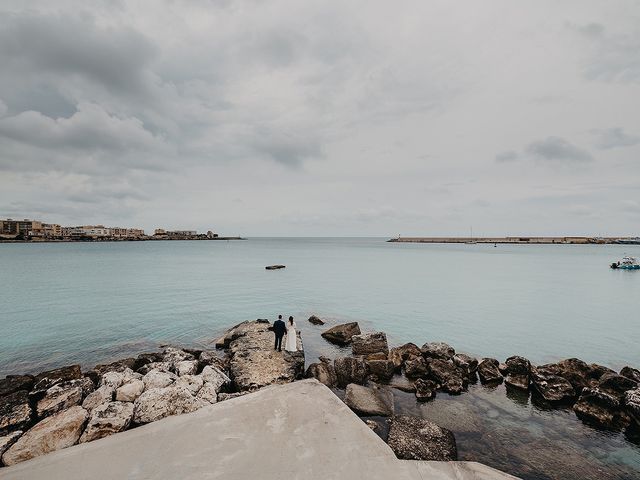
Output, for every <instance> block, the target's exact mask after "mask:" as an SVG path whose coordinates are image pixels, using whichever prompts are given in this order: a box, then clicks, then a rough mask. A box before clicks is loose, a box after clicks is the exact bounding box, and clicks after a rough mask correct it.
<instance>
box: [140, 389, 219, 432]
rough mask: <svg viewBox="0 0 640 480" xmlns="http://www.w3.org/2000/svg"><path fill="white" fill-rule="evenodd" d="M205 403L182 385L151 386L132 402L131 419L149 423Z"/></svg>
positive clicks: (193, 408) (192, 410)
mask: <svg viewBox="0 0 640 480" xmlns="http://www.w3.org/2000/svg"><path fill="white" fill-rule="evenodd" d="M205 405H207V403H206V402H205V401H203V400H200V399H196V398H195V397H194V396H193V395H191V393H190V392H189V390H187V389H186V388H184V387H176V386H170V387H165V388H152V389H151V390H146V391H145V392H144V393H143V394H142V395H140V396H139V397H138V398H137V399H136V401H135V402H134V404H133V421H134V422H135V423H138V424H140V423H149V422H155V421H156V420H160V419H161V418H165V417H168V416H171V415H180V414H182V413H190V412H195V411H196V410H198V409H199V408H202V407H203V406H205Z"/></svg>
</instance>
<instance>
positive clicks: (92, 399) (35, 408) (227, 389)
mask: <svg viewBox="0 0 640 480" xmlns="http://www.w3.org/2000/svg"><path fill="white" fill-rule="evenodd" d="M309 321H310V323H312V324H313V325H316V326H320V325H322V324H323V323H322V320H320V319H319V318H318V317H315V316H313V317H311V318H310V319H309ZM323 328H325V327H323ZM322 337H323V338H324V339H325V340H327V341H328V342H331V343H334V344H337V345H341V346H350V347H351V355H348V356H340V357H337V358H335V359H333V360H332V359H329V358H325V357H321V358H320V361H318V362H315V363H311V364H310V365H309V366H308V367H307V369H306V371H305V355H304V350H303V347H302V339H301V338H300V336H298V348H299V350H298V351H297V352H293V353H292V352H276V351H274V350H273V333H272V332H271V331H270V323H269V321H267V320H257V321H249V322H243V323H241V324H239V325H236V326H235V327H233V328H231V329H230V330H228V331H227V332H226V333H225V335H223V336H222V337H221V338H219V339H218V340H216V341H215V347H216V349H210V350H199V349H198V350H194V349H187V348H182V349H178V348H174V347H166V348H164V349H162V350H161V351H158V352H150V353H141V354H140V355H138V356H137V357H131V358H126V359H122V360H119V361H117V362H113V363H110V364H106V365H97V366H95V367H94V368H93V369H91V370H88V371H85V372H83V371H82V370H81V368H80V366H79V365H72V366H67V367H62V368H59V369H55V370H50V371H47V372H42V373H40V374H38V375H10V376H7V377H6V378H5V379H2V380H0V465H2V466H5V465H6V466H10V465H14V464H16V463H19V462H22V461H25V460H28V459H30V458H34V457H36V456H39V455H43V454H46V453H49V452H52V451H55V450H59V449H62V448H66V447H68V446H71V445H74V444H77V443H84V442H90V441H93V440H97V439H99V438H103V437H105V436H108V435H111V434H114V433H118V432H121V431H124V430H127V429H131V428H135V427H137V426H139V425H143V424H146V423H150V422H154V421H156V420H160V419H162V418H165V417H168V416H171V415H179V414H182V413H189V412H193V411H195V410H198V409H200V408H203V407H206V406H208V405H211V404H215V403H216V402H220V401H224V400H227V399H229V398H233V397H235V396H239V395H244V394H247V393H250V392H252V391H255V390H258V389H260V388H262V387H264V386H267V385H272V384H283V383H289V382H293V381H295V380H299V379H302V378H304V377H307V378H315V379H317V380H318V381H319V382H321V383H323V384H325V385H326V386H328V387H329V388H331V389H333V390H334V392H336V393H337V394H338V395H339V396H340V397H341V398H343V400H344V402H345V403H346V404H347V405H348V406H349V407H350V408H351V409H352V410H353V411H354V412H355V413H356V414H358V415H359V416H360V417H361V418H363V420H365V421H367V424H368V425H370V426H371V428H374V429H376V428H378V424H377V423H376V422H371V421H369V420H368V418H369V417H374V418H381V417H382V418H388V428H389V430H388V438H387V439H386V441H387V443H388V444H389V446H390V447H391V448H392V450H393V451H394V453H395V454H396V456H397V457H398V458H401V459H415V460H455V459H456V458H457V449H456V443H455V438H454V436H453V434H452V433H451V432H450V431H448V430H446V429H444V428H441V427H440V426H438V425H436V424H435V423H432V422H429V421H428V420H426V419H423V418H420V417H412V416H408V415H395V411H396V409H395V407H394V393H393V392H394V390H395V389H399V390H402V391H404V392H411V393H413V394H414V395H415V397H416V400H417V401H418V402H427V401H430V400H433V399H434V398H435V396H436V395H437V392H439V391H442V392H446V393H448V394H452V395H459V394H463V393H464V392H465V391H466V390H467V389H468V386H469V385H470V384H473V383H476V382H478V381H479V382H481V383H482V384H485V385H497V384H500V383H503V382H504V383H505V385H506V387H507V389H514V390H517V391H523V392H524V391H530V392H531V394H532V396H533V397H535V398H536V401H538V402H542V403H544V404H545V405H546V406H548V408H554V407H556V406H557V407H562V408H567V406H571V407H572V408H573V411H574V412H575V414H576V415H577V416H578V418H580V419H581V420H582V421H583V422H585V423H588V424H590V425H593V426H595V427H597V428H604V429H609V430H618V431H620V430H623V429H626V428H631V426H632V425H635V426H636V427H637V426H638V425H640V388H639V386H640V371H638V370H637V369H635V368H632V367H625V368H623V369H622V370H621V371H620V372H615V371H613V370H611V369H609V368H607V367H604V366H601V365H596V364H587V363H585V362H583V361H581V360H578V359H575V358H572V359H567V360H563V361H560V362H556V363H552V364H546V365H538V366H535V365H532V364H531V362H529V361H528V360H527V359H525V358H523V357H520V356H513V357H510V358H508V359H506V360H505V361H504V362H500V361H498V360H497V359H492V358H483V359H479V360H478V359H476V358H473V357H471V356H469V355H466V354H463V353H456V351H455V349H454V348H453V347H451V346H449V345H447V344H445V343H439V342H437V343H425V344H423V345H422V346H421V347H419V346H418V345H416V344H413V343H407V344H404V345H401V346H396V347H392V348H389V345H388V343H387V338H386V335H385V333H384V332H372V333H364V334H363V333H362V332H361V331H360V327H359V325H358V324H357V323H349V324H343V325H337V326H334V327H333V328H330V329H328V330H326V331H324V332H323V333H322Z"/></svg>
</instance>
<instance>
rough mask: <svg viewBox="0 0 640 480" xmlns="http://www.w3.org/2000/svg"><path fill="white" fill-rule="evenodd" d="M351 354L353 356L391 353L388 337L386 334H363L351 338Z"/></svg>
mask: <svg viewBox="0 0 640 480" xmlns="http://www.w3.org/2000/svg"><path fill="white" fill-rule="evenodd" d="M351 353H353V355H364V356H367V355H371V354H374V353H384V354H385V355H386V354H388V353H389V345H388V344H387V335H386V333H384V332H375V333H363V334H360V335H353V336H352V337H351Z"/></svg>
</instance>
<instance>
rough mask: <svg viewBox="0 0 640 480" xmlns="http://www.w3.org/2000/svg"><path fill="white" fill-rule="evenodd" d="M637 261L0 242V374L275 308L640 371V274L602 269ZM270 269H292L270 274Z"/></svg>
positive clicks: (454, 249) (204, 331) (324, 242)
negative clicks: (267, 267)
mask: <svg viewBox="0 0 640 480" xmlns="http://www.w3.org/2000/svg"><path fill="white" fill-rule="evenodd" d="M634 252H637V254H638V255H640V247H636V246H578V245H538V246H533V245H498V246H497V247H494V246H493V245H480V244H475V245H465V244H462V245H427V244H423V245H419V244H397V243H386V242H385V241H384V239H376V238H355V239H354V238H348V239H345V238H340V239H336V238H252V239H249V240H246V241H229V242H227V241H192V242H179V241H175V242H122V243H62V244H55V243H49V244H0V331H1V332H2V335H0V375H4V374H7V373H15V372H21V371H33V370H37V369H38V368H41V367H45V366H51V365H60V364H62V363H69V362H81V363H83V364H85V365H89V364H91V363H92V362H98V361H102V360H105V359H106V358H108V357H113V356H114V355H116V356H117V355H122V354H123V353H127V352H129V351H130V352H134V353H135V352H138V351H139V350H140V348H143V347H146V346H155V345H157V344H158V343H184V344H191V343H205V342H206V341H208V340H211V339H212V338H213V337H215V336H216V335H217V334H218V333H220V332H221V331H223V330H224V329H225V328H227V327H229V326H230V325H233V324H236V323H238V322H239V321H242V320H247V319H255V318H274V317H275V316H276V315H277V314H278V313H282V314H285V315H294V316H295V317H297V318H298V319H299V320H303V319H306V317H308V316H309V315H310V314H312V313H315V314H317V315H319V316H321V317H323V318H328V319H330V320H334V321H354V320H356V321H359V322H361V324H362V325H363V326H364V327H365V328H367V329H375V330H384V331H385V332H387V334H388V335H389V338H390V341H391V343H400V342H405V341H413V342H415V343H418V344H422V343H423V342H426V341H445V342H448V343H450V344H452V345H453V346H454V347H456V349H458V350H460V351H465V352H470V353H472V354H475V355H478V356H495V357H496V358H499V359H504V358H506V357H508V356H510V355H513V354H519V355H524V356H526V357H528V358H530V359H531V360H532V361H533V362H537V363H540V362H546V361H549V360H554V359H559V358H566V357H572V356H576V357H579V358H582V359H584V360H585V361H587V362H599V363H603V364H605V365H607V366H610V367H613V368H616V369H618V368H619V367H621V366H624V365H626V364H631V365H635V366H640V348H638V342H639V341H640V320H639V318H640V315H639V312H640V271H631V272H629V271H616V270H612V269H610V268H609V264H610V263H611V262H612V261H614V260H616V259H618V258H619V257H621V256H623V255H624V254H625V253H627V254H631V253H634ZM273 263H282V264H286V265H287V268H286V269H284V270H279V271H266V270H265V269H264V267H265V265H269V264H273ZM298 323H299V324H302V322H301V321H299V322H298Z"/></svg>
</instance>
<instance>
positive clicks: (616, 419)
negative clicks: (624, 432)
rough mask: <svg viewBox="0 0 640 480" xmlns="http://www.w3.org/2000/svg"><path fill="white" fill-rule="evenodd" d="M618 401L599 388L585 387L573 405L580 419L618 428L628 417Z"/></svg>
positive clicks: (603, 426) (624, 424)
mask: <svg viewBox="0 0 640 480" xmlns="http://www.w3.org/2000/svg"><path fill="white" fill-rule="evenodd" d="M621 407H622V405H621V403H620V401H619V400H618V399H617V398H616V397H615V396H613V395H611V394H609V393H607V392H605V391H603V390H601V389H599V388H589V387H585V388H584V389H583V390H582V394H581V395H580V398H578V401H577V402H576V403H575V405H574V406H573V410H574V412H576V415H577V416H578V418H580V419H581V420H583V421H585V422H587V423H591V424H595V425H597V426H599V427H602V428H609V429H618V428H622V427H625V426H626V425H627V424H628V423H629V417H628V415H627V414H626V413H624V412H623V411H622V410H621Z"/></svg>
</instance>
